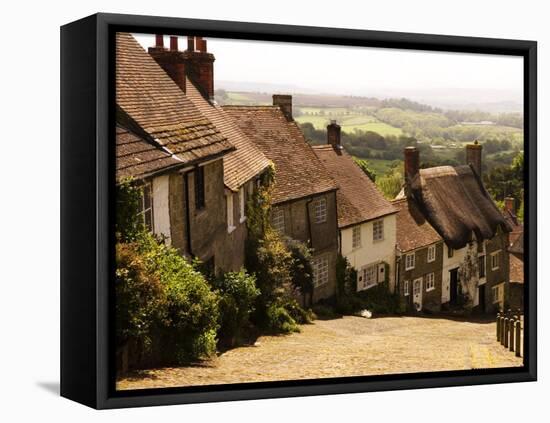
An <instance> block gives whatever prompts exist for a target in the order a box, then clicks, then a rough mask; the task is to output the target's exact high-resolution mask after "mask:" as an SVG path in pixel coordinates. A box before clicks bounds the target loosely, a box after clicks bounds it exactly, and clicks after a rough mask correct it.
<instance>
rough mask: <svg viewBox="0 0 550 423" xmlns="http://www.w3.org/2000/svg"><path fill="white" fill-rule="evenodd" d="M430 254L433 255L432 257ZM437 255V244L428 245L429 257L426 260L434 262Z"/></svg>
mask: <svg viewBox="0 0 550 423" xmlns="http://www.w3.org/2000/svg"><path fill="white" fill-rule="evenodd" d="M430 256H432V257H431V258H430ZM436 257H437V249H436V246H435V245H429V246H428V254H427V259H426V261H427V262H428V263H433V262H434V261H435V260H436Z"/></svg>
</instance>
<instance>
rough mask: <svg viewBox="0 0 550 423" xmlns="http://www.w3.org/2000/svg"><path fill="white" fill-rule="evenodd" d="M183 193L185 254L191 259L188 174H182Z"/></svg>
mask: <svg viewBox="0 0 550 423" xmlns="http://www.w3.org/2000/svg"><path fill="white" fill-rule="evenodd" d="M183 183H184V192H185V194H184V195H185V228H186V229H187V230H186V231H185V232H186V241H187V253H188V254H189V255H190V256H191V257H193V251H192V250H191V208H190V205H189V172H185V173H184V174H183Z"/></svg>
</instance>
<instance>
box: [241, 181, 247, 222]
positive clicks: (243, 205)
mask: <svg viewBox="0 0 550 423" xmlns="http://www.w3.org/2000/svg"><path fill="white" fill-rule="evenodd" d="M239 210H240V212H241V218H240V222H241V223H243V222H244V221H245V220H246V194H245V192H244V186H242V187H241V188H240V189H239Z"/></svg>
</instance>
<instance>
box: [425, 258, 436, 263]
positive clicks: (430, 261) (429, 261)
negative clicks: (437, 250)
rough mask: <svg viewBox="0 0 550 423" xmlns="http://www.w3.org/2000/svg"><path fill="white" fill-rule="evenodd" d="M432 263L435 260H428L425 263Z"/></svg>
mask: <svg viewBox="0 0 550 423" xmlns="http://www.w3.org/2000/svg"><path fill="white" fill-rule="evenodd" d="M434 261H435V259H433V260H428V261H427V262H428V263H433V262H434Z"/></svg>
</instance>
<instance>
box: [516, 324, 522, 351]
mask: <svg viewBox="0 0 550 423" xmlns="http://www.w3.org/2000/svg"><path fill="white" fill-rule="evenodd" d="M516 357H521V320H517V321H516Z"/></svg>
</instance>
